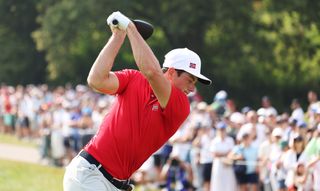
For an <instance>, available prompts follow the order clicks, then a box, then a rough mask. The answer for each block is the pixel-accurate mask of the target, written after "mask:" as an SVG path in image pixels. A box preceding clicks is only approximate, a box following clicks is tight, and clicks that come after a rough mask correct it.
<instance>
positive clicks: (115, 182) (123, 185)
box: [79, 150, 132, 191]
mask: <svg viewBox="0 0 320 191" xmlns="http://www.w3.org/2000/svg"><path fill="white" fill-rule="evenodd" d="M79 155H80V156H82V157H83V158H85V159H86V160H87V161H88V162H89V163H90V164H94V165H96V166H97V167H98V169H99V170H100V172H101V173H102V174H103V176H104V177H105V178H106V179H108V180H109V181H110V182H111V183H112V184H113V185H114V186H115V187H117V188H118V189H120V190H126V191H131V190H132V186H131V185H130V184H129V180H125V181H121V180H117V179H115V178H113V177H112V175H111V174H109V173H108V172H107V171H106V170H105V169H104V168H103V167H102V166H101V164H100V163H99V162H98V161H97V160H96V159H95V158H94V157H93V156H92V155H90V154H89V153H88V152H87V151H85V150H82V151H81V152H80V154H79Z"/></svg>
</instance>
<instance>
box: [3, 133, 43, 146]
mask: <svg viewBox="0 0 320 191" xmlns="http://www.w3.org/2000/svg"><path fill="white" fill-rule="evenodd" d="M0 143H7V144H14V145H18V146H27V147H37V144H36V142H35V141H34V140H33V141H27V140H21V139H18V138H17V137H16V136H14V135H8V134H0Z"/></svg>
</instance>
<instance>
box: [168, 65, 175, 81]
mask: <svg viewBox="0 0 320 191" xmlns="http://www.w3.org/2000/svg"><path fill="white" fill-rule="evenodd" d="M167 72H168V76H169V78H170V80H172V79H173V76H174V75H175V72H176V70H175V69H174V68H169V69H168V71H167Z"/></svg>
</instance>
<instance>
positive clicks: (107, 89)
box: [87, 30, 126, 94]
mask: <svg viewBox="0 0 320 191" xmlns="http://www.w3.org/2000/svg"><path fill="white" fill-rule="evenodd" d="M125 37H126V34H125V32H123V31H119V30H118V31H115V32H113V34H112V36H111V37H110V39H109V40H108V42H107V44H106V45H105V46H104V47H103V49H102V50H101V52H100V53H99V55H98V57H97V58H96V60H95V62H94V64H93V65H92V67H91V69H90V72H89V75H88V78H87V82H88V84H89V86H90V87H92V88H93V89H95V90H96V91H99V92H102V93H106V94H114V93H116V91H117V90H118V87H119V81H118V78H117V76H116V75H115V74H114V73H113V72H111V68H112V66H113V63H114V60H115V58H116V56H117V54H118V52H119V49H120V47H121V45H122V44H123V42H124V39H125Z"/></svg>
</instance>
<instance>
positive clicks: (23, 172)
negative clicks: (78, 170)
mask: <svg viewBox="0 0 320 191" xmlns="http://www.w3.org/2000/svg"><path fill="white" fill-rule="evenodd" d="M0 169H1V170H0V190H1V191H62V190H63V189H62V180H63V173H64V169H63V168H54V167H48V166H41V165H36V164H29V163H21V162H13V161H7V160H0Z"/></svg>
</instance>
